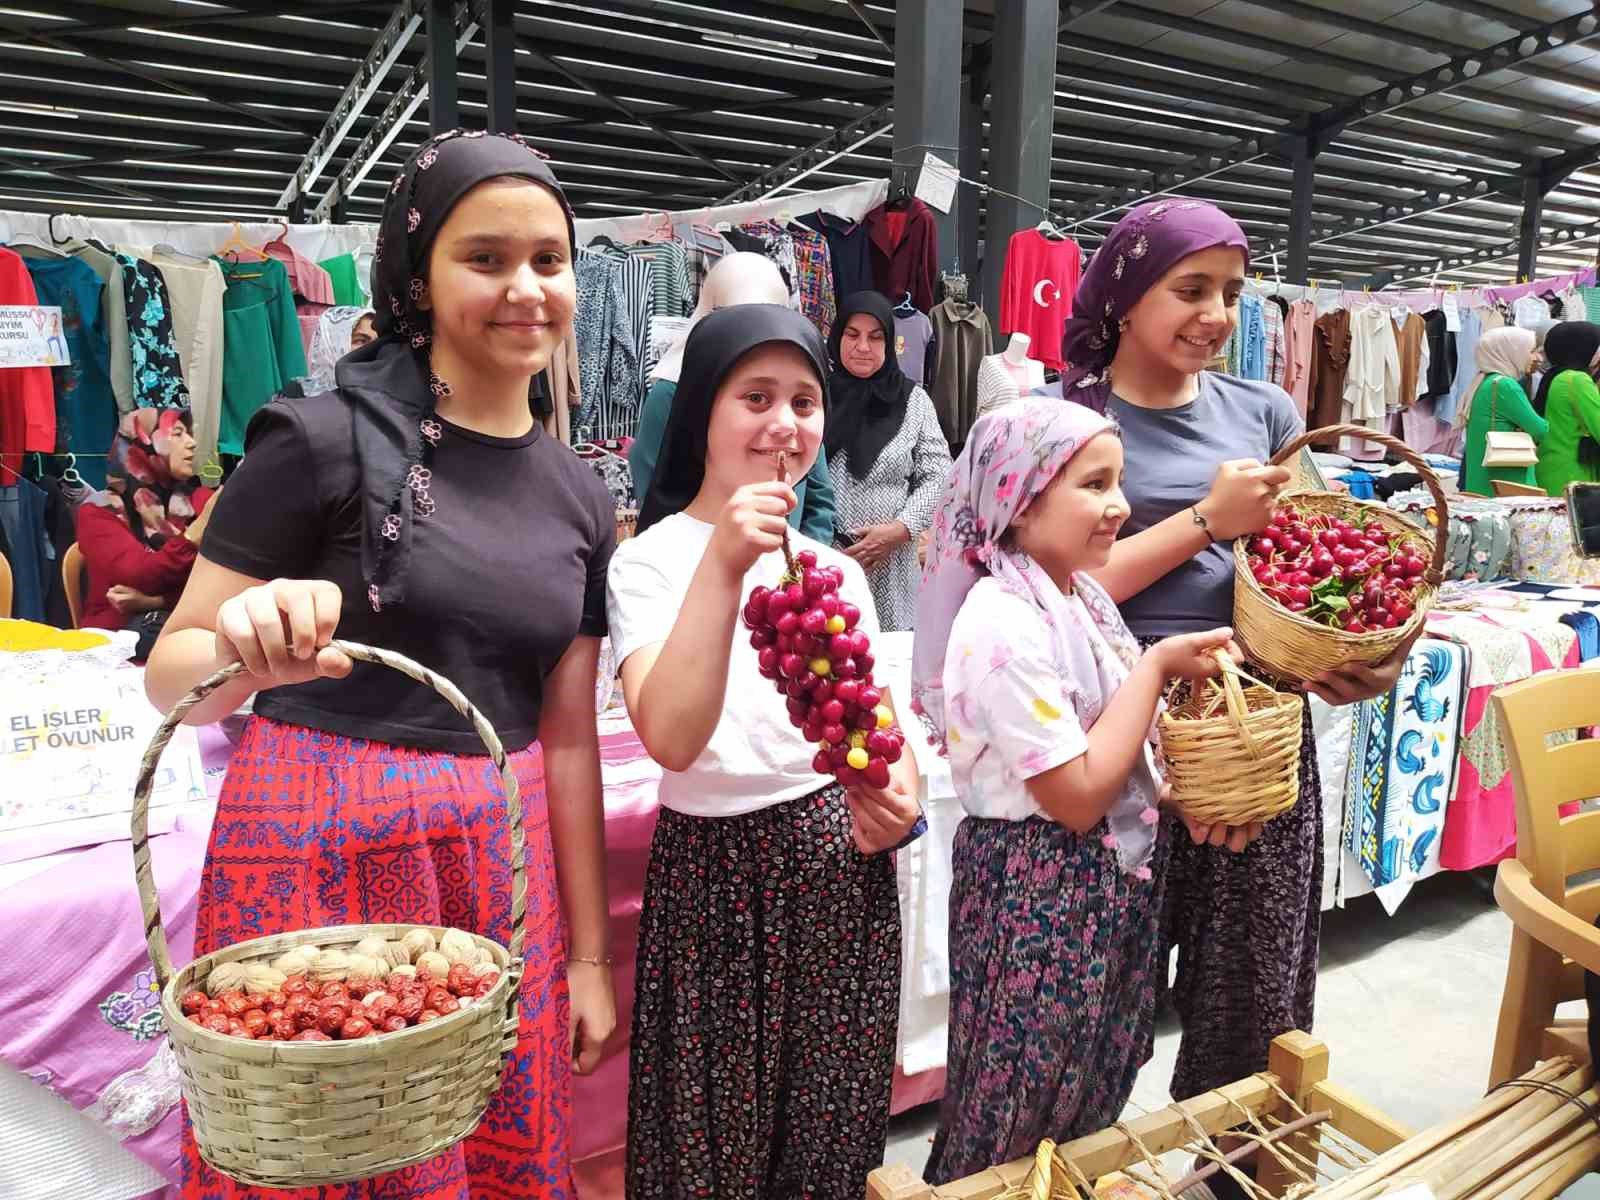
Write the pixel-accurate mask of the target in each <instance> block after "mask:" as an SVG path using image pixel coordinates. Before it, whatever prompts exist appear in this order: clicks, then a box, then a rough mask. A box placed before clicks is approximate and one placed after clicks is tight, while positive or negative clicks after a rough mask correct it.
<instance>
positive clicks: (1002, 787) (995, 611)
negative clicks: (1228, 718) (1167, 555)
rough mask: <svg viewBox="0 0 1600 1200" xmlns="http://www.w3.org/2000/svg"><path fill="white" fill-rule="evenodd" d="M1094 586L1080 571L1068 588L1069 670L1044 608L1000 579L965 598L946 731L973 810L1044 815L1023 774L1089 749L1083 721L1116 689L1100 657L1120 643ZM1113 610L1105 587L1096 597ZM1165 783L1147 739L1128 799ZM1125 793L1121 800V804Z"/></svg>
mask: <svg viewBox="0 0 1600 1200" xmlns="http://www.w3.org/2000/svg"><path fill="white" fill-rule="evenodd" d="M1092 588H1096V585H1095V584H1094V583H1093V581H1092V580H1088V579H1085V578H1084V577H1082V576H1080V577H1079V579H1078V590H1077V591H1075V592H1074V593H1073V594H1072V595H1069V596H1064V597H1063V598H1062V599H1063V601H1064V610H1063V618H1064V619H1070V620H1072V621H1073V622H1074V624H1075V628H1073V629H1071V630H1070V631H1063V632H1065V633H1066V635H1067V636H1065V637H1064V638H1063V639H1062V644H1063V645H1064V646H1065V647H1066V654H1067V659H1068V661H1067V664H1066V666H1067V669H1066V671H1065V672H1063V670H1062V669H1061V668H1060V667H1059V666H1057V665H1056V660H1055V656H1054V655H1053V654H1052V652H1051V645H1052V635H1051V631H1050V628H1049V626H1047V625H1046V624H1045V619H1044V614H1043V613H1042V612H1040V610H1039V609H1038V608H1037V607H1036V606H1034V605H1033V604H1030V603H1029V602H1028V601H1027V600H1025V599H1023V598H1022V597H1021V596H1018V595H1017V594H1016V593H1014V592H1012V591H1009V590H1007V588H1006V587H1005V585H1004V584H1002V583H1001V582H1000V581H999V580H997V579H994V578H985V579H980V580H979V581H978V582H977V583H976V584H974V585H973V588H972V590H971V591H970V592H968V593H967V598H966V600H965V601H963V602H962V605H961V611H960V612H958V613H957V614H956V619H955V622H954V624H953V625H952V626H951V628H950V644H949V648H948V649H947V650H946V652H945V666H944V688H945V740H946V744H947V746H948V747H949V754H950V772H951V774H952V775H953V776H954V778H955V784H956V794H957V795H959V796H960V797H961V804H962V807H963V808H965V809H966V811H967V812H968V814H970V815H971V816H974V817H983V818H988V819H991V820H1000V821H1025V820H1027V819H1028V818H1029V817H1035V816H1044V815H1045V814H1044V810H1043V809H1041V808H1040V807H1039V805H1038V804H1037V803H1035V802H1034V799H1033V797H1032V795H1031V794H1030V793H1029V791H1028V787H1027V781H1028V780H1030V779H1032V778H1033V777H1034V776H1036V775H1042V774H1044V773H1045V772H1046V771H1049V770H1051V769H1052V768H1054V767H1059V766H1060V765H1061V764H1062V763H1066V762H1071V761H1072V760H1073V759H1075V758H1079V757H1081V756H1082V755H1083V754H1084V753H1085V752H1086V751H1087V750H1088V749H1089V738H1088V734H1087V732H1086V731H1087V730H1088V729H1090V728H1092V727H1093V725H1094V723H1095V722H1096V721H1097V720H1099V719H1100V714H1101V713H1102V712H1103V711H1104V710H1105V706H1106V705H1107V704H1109V703H1110V701H1111V697H1110V695H1108V694H1106V693H1105V691H1104V686H1103V685H1102V683H1101V680H1100V674H1101V672H1100V671H1099V669H1098V667H1097V663H1096V660H1099V659H1108V658H1109V657H1110V656H1112V655H1115V653H1116V651H1115V650H1114V649H1113V648H1112V646H1111V644H1110V643H1109V642H1108V641H1107V640H1106V637H1105V635H1104V634H1103V633H1102V632H1101V631H1100V627H1099V626H1098V625H1097V624H1096V623H1095V621H1094V619H1093V618H1092V617H1091V616H1090V615H1089V612H1088V610H1087V609H1085V608H1084V600H1085V593H1086V592H1088V591H1089V590H1090V589H1092ZM1091 598H1093V599H1096V600H1098V601H1099V603H1101V604H1102V605H1103V606H1104V609H1105V610H1109V611H1111V612H1114V611H1115V609H1114V608H1112V607H1111V602H1110V600H1109V598H1107V597H1105V595H1104V593H1103V592H1098V589H1096V595H1095V596H1093V597H1091ZM1159 791H1160V783H1159V777H1158V776H1157V774H1156V765H1155V756H1154V753H1153V751H1152V748H1151V746H1150V745H1148V744H1146V746H1145V748H1144V753H1143V754H1142V755H1141V756H1140V759H1139V761H1138V762H1137V763H1136V764H1135V766H1134V769H1133V772H1132V774H1131V775H1130V776H1129V778H1128V781H1127V783H1126V784H1125V785H1124V788H1123V797H1122V800H1131V801H1134V802H1136V803H1137V804H1138V805H1142V806H1143V807H1150V806H1153V805H1154V804H1155V803H1156V798H1157V795H1158V793H1159ZM1120 802H1121V800H1119V803H1120Z"/></svg>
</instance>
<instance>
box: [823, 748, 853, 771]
mask: <svg viewBox="0 0 1600 1200" xmlns="http://www.w3.org/2000/svg"><path fill="white" fill-rule="evenodd" d="M849 759H850V747H849V746H833V747H830V748H829V750H828V761H829V762H830V763H832V764H833V769H834V770H835V771H837V770H838V769H839V768H840V767H842V766H844V765H846V763H847V762H848V761H849Z"/></svg>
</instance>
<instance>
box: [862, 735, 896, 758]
mask: <svg viewBox="0 0 1600 1200" xmlns="http://www.w3.org/2000/svg"><path fill="white" fill-rule="evenodd" d="M893 744H894V736H893V735H892V734H890V733H888V732H887V731H885V730H882V729H874V730H873V731H872V732H871V733H869V734H867V753H868V754H872V755H876V756H877V757H879V758H886V757H888V754H889V747H890V746H892V745H893Z"/></svg>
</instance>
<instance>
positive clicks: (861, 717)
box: [856, 708, 878, 732]
mask: <svg viewBox="0 0 1600 1200" xmlns="http://www.w3.org/2000/svg"><path fill="white" fill-rule="evenodd" d="M877 727H878V714H877V713H875V712H873V711H872V710H871V709H870V708H863V709H862V710H861V711H860V712H859V713H857V714H856V728H857V729H860V730H862V731H863V732H870V731H872V730H874V729H876V728H877Z"/></svg>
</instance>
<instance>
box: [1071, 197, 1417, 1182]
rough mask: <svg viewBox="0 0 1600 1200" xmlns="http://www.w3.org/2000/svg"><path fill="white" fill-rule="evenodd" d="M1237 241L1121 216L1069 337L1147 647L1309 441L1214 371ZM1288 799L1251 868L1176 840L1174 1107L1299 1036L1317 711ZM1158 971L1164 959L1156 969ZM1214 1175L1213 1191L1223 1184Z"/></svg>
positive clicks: (1174, 628) (1309, 989) (1183, 627)
mask: <svg viewBox="0 0 1600 1200" xmlns="http://www.w3.org/2000/svg"><path fill="white" fill-rule="evenodd" d="M1248 267H1249V245H1248V242H1247V241H1246V238H1245V235H1244V231H1243V230H1242V229H1240V228H1239V226H1238V224H1237V223H1236V222H1234V221H1233V219H1232V218H1230V217H1229V216H1228V215H1227V214H1226V213H1224V212H1222V211H1221V210H1220V209H1218V208H1216V207H1214V206H1212V205H1210V204H1205V203H1202V202H1201V201H1198V200H1185V199H1181V198H1167V199H1162V200H1158V201H1155V202H1153V203H1148V204H1142V205H1140V206H1139V207H1137V208H1135V209H1133V210H1131V211H1130V212H1129V213H1128V214H1127V215H1126V216H1125V217H1124V218H1123V219H1122V220H1121V221H1120V222H1118V224H1117V226H1116V228H1114V229H1113V230H1112V231H1111V233H1110V234H1109V235H1108V236H1107V237H1106V240H1105V241H1104V242H1103V243H1101V245H1100V247H1099V249H1098V250H1097V251H1096V252H1095V256H1094V261H1093V262H1092V263H1091V265H1090V267H1089V270H1088V271H1087V273H1085V275H1084V277H1083V281H1082V283H1081V284H1080V285H1079V289H1078V293H1077V295H1076V296H1075V297H1074V300H1073V312H1074V315H1073V317H1072V319H1071V320H1070V321H1069V322H1068V323H1067V329H1066V334H1065V337H1064V339H1063V348H1062V349H1063V357H1064V358H1065V359H1066V360H1067V362H1068V363H1069V364H1070V366H1069V368H1068V371H1067V373H1066V376H1065V378H1064V381H1063V382H1064V393H1065V394H1066V395H1067V396H1068V397H1069V398H1071V399H1075V400H1077V401H1079V402H1080V403H1081V404H1084V405H1086V406H1087V407H1089V408H1091V409H1093V410H1094V411H1096V412H1103V413H1105V414H1106V415H1107V416H1108V417H1111V418H1112V419H1113V420H1115V421H1116V422H1117V424H1118V425H1119V426H1120V427H1121V430H1122V439H1123V450H1124V454H1125V457H1126V462H1127V474H1128V483H1127V495H1128V501H1129V503H1130V504H1131V506H1132V509H1133V516H1132V517H1131V518H1130V519H1129V520H1128V522H1127V523H1126V525H1124V527H1123V530H1122V537H1121V539H1120V540H1119V541H1118V542H1117V545H1116V547H1115V549H1114V550H1113V551H1112V553H1111V556H1110V560H1109V562H1108V563H1107V565H1106V566H1105V567H1103V568H1101V569H1100V570H1099V571H1097V572H1096V578H1097V579H1098V580H1099V581H1100V583H1101V585H1102V586H1104V588H1105V589H1106V591H1107V592H1108V593H1109V594H1110V596H1111V598H1112V599H1113V600H1114V601H1116V603H1117V604H1118V605H1119V606H1120V607H1121V610H1122V614H1123V617H1124V618H1125V619H1126V620H1127V622H1128V625H1129V627H1130V628H1131V629H1132V631H1133V633H1134V634H1135V635H1137V636H1139V637H1140V638H1141V640H1144V641H1146V642H1148V641H1152V640H1155V639H1159V638H1163V637H1168V636H1171V635H1173V634H1181V633H1186V632H1192V631H1194V630H1201V629H1210V628H1213V627H1214V626H1217V625H1221V624H1224V623H1226V622H1227V621H1229V620H1230V619H1231V618H1232V613H1233V552H1232V547H1231V542H1232V539H1234V538H1236V537H1241V536H1244V535H1246V534H1249V533H1253V532H1255V531H1257V530H1260V529H1262V528H1264V527H1265V525H1266V523H1267V521H1268V519H1269V517H1270V515H1271V512H1272V509H1273V507H1274V505H1275V503H1276V501H1277V496H1278V493H1279V491H1280V490H1281V489H1282V488H1283V487H1284V486H1285V485H1286V484H1287V483H1288V481H1289V478H1290V475H1289V472H1288V471H1287V470H1285V469H1283V468H1280V467H1268V466H1263V465H1262V464H1263V463H1265V462H1267V461H1268V460H1269V459H1270V458H1271V457H1272V455H1273V454H1274V453H1276V452H1277V451H1278V450H1279V449H1281V448H1282V447H1283V446H1284V445H1286V444H1287V443H1288V442H1289V441H1291V440H1292V439H1293V438H1295V437H1297V436H1298V435H1299V433H1300V432H1301V420H1300V417H1299V415H1298V413H1297V412H1296V410H1295V407H1294V402H1293V400H1291V399H1290V397H1289V395H1288V393H1286V392H1285V391H1284V390H1283V389H1282V388H1279V387H1277V386H1275V385H1273V384H1270V383H1263V382H1258V381H1252V380H1245V379H1237V378H1234V377H1232V376H1228V375H1223V374H1220V373H1217V372H1213V371H1209V370H1207V369H1206V368H1207V367H1208V366H1209V365H1210V364H1211V362H1212V361H1213V360H1214V359H1215V358H1216V357H1217V356H1218V355H1219V354H1220V353H1221V352H1222V349H1223V347H1224V345H1225V344H1226V342H1227V340H1228V337H1229V335H1230V334H1231V333H1232V332H1233V329H1234V326H1235V325H1236V323H1237V321H1238V306H1239V294H1240V292H1242V291H1243V290H1244V280H1245V272H1246V270H1247V268H1248ZM1409 649H1410V647H1409V645H1407V646H1402V647H1401V648H1400V650H1398V651H1397V652H1396V654H1395V655H1394V657H1392V658H1391V659H1390V660H1389V661H1387V662H1384V663H1380V664H1378V665H1377V666H1375V667H1370V668H1369V667H1347V668H1343V669H1338V670H1334V671H1331V672H1329V673H1327V674H1325V675H1324V676H1322V677H1321V678H1319V679H1317V680H1314V681H1312V682H1311V684H1310V685H1309V690H1311V691H1312V692H1314V693H1316V694H1317V695H1318V696H1320V697H1322V698H1323V699H1324V700H1326V701H1328V702H1329V703H1330V704H1349V703H1352V702H1354V701H1356V700H1361V699H1365V698H1367V697H1369V696H1374V695H1378V694H1380V693H1382V692H1384V691H1387V690H1388V689H1389V687H1391V686H1392V685H1393V684H1394V681H1395V680H1396V678H1398V676H1399V672H1400V667H1401V665H1402V664H1403V663H1404V661H1405V657H1406V654H1407V652H1408V651H1409ZM1301 764H1302V766H1301V790H1300V802H1299V803H1298V804H1297V805H1296V806H1295V807H1294V808H1293V809H1291V810H1290V811H1289V812H1287V813H1284V814H1283V815H1282V816H1279V817H1277V818H1276V819H1275V820H1273V821H1271V822H1269V823H1268V824H1267V826H1266V828H1265V831H1264V832H1263V834H1262V836H1261V837H1260V839H1259V840H1257V841H1256V842H1254V843H1253V844H1252V845H1251V846H1250V847H1249V848H1248V849H1247V850H1246V851H1245V852H1244V853H1243V854H1229V853H1226V852H1225V851H1222V850H1219V849H1218V848H1217V847H1216V846H1215V845H1212V844H1201V843H1197V841H1196V840H1195V839H1193V838H1189V837H1183V836H1178V837H1173V838H1171V839H1170V846H1171V856H1172V861H1171V867H1170V870H1169V872H1168V877H1167V894H1166V913H1167V916H1166V922H1165V925H1166V936H1167V941H1168V945H1169V947H1170V945H1173V944H1175V945H1177V946H1178V947H1179V948H1180V953H1179V957H1178V977H1177V983H1176V985H1175V986H1174V988H1173V1002H1174V1006H1175V1007H1176V1008H1177V1011H1178V1014H1179V1016H1180V1017H1181V1019H1182V1022H1183V1043H1182V1046H1181V1047H1180V1049H1179V1052H1178V1062H1177V1068H1176V1072H1175V1074H1174V1076H1173V1081H1172V1094H1173V1095H1174V1096H1176V1097H1180V1098H1181V1097H1187V1096H1194V1095H1197V1094H1199V1093H1201V1092H1204V1091H1206V1090H1208V1089H1210V1088H1214V1087H1219V1086H1221V1085H1222V1084H1224V1083H1227V1082H1230V1081H1232V1080H1235V1079H1239V1078H1242V1077H1243V1076H1246V1075H1249V1074H1251V1073H1252V1072H1255V1071H1259V1070H1262V1069H1264V1068H1265V1067H1266V1065H1267V1047H1268V1045H1269V1044H1270V1042H1271V1040H1272V1039H1273V1038H1274V1037H1276V1036H1277V1035H1278V1034H1280V1033H1283V1032H1285V1031H1286V1030H1290V1029H1296V1028H1298V1029H1309V1028H1310V1027H1311V1017H1312V999H1313V994H1314V990H1315V984H1316V969H1317V939H1318V932H1319V923H1320V919H1321V907H1322V906H1321V900H1322V809H1321V785H1320V781H1319V778H1318V774H1317V763H1316V746H1315V742H1314V741H1313V739H1312V736H1311V723H1310V715H1309V710H1308V713H1307V718H1306V725H1305V737H1304V743H1303V747H1302V751H1301ZM1163 961H1165V959H1163ZM1219 1178H1220V1177H1219Z"/></svg>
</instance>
